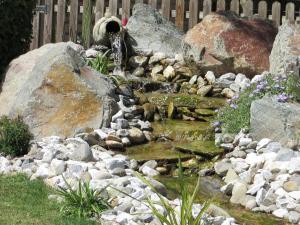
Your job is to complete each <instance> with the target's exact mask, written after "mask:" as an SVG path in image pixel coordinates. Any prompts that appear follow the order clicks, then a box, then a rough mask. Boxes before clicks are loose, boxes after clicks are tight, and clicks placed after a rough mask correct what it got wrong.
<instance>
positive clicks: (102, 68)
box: [88, 50, 115, 75]
mask: <svg viewBox="0 0 300 225" xmlns="http://www.w3.org/2000/svg"><path fill="white" fill-rule="evenodd" d="M109 52H110V51H109V50H108V51H106V52H105V53H103V54H98V55H97V57H96V58H95V59H91V60H89V61H88V65H89V66H90V67H92V68H93V69H94V70H97V71H98V72H100V73H102V74H105V75H108V73H109V71H110V70H111V69H113V68H114V66H115V65H114V63H113V62H112V60H111V59H110V58H109V56H108V54H109Z"/></svg>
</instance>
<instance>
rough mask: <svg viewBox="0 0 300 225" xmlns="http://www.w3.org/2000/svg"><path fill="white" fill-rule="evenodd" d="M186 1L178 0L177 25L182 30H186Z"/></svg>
mask: <svg viewBox="0 0 300 225" xmlns="http://www.w3.org/2000/svg"><path fill="white" fill-rule="evenodd" d="M184 15H185V9H184V0H176V19H175V25H176V26H177V27H178V28H179V29H180V30H183V28H184Z"/></svg>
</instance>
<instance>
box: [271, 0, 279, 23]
mask: <svg viewBox="0 0 300 225" xmlns="http://www.w3.org/2000/svg"><path fill="white" fill-rule="evenodd" d="M280 12H281V4H280V2H277V1H276V2H274V3H273V5H272V20H273V21H274V22H275V25H276V26H277V27H278V26H280V19H281V18H280V17H281V16H280Z"/></svg>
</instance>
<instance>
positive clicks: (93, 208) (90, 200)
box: [58, 179, 110, 218]
mask: <svg viewBox="0 0 300 225" xmlns="http://www.w3.org/2000/svg"><path fill="white" fill-rule="evenodd" d="M64 181H65V183H66V185H67V189H64V188H61V187H60V189H59V190H58V194H59V195H60V196H62V197H63V198H64V201H63V202H62V206H61V209H60V211H61V212H62V213H63V214H65V215H70V216H77V217H80V218H81V217H92V216H94V215H96V214H99V213H101V212H103V211H105V210H107V209H108V208H110V206H109V204H108V203H107V200H106V199H104V198H103V197H102V196H101V192H102V191H103V190H105V189H102V190H101V191H97V190H92V189H91V187H90V185H89V183H83V182H81V181H79V182H78V189H77V190H73V189H72V187H71V185H70V184H69V183H68V182H67V181H66V180H65V179H64Z"/></svg>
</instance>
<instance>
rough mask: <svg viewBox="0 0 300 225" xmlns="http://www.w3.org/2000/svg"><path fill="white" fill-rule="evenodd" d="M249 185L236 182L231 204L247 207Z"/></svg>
mask: <svg viewBox="0 0 300 225" xmlns="http://www.w3.org/2000/svg"><path fill="white" fill-rule="evenodd" d="M246 192H247V185H246V184H245V183H243V182H235V183H234V186H233V189H232V196H231V198H230V202H231V203H234V204H241V205H245V204H246V202H245V200H246Z"/></svg>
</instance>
